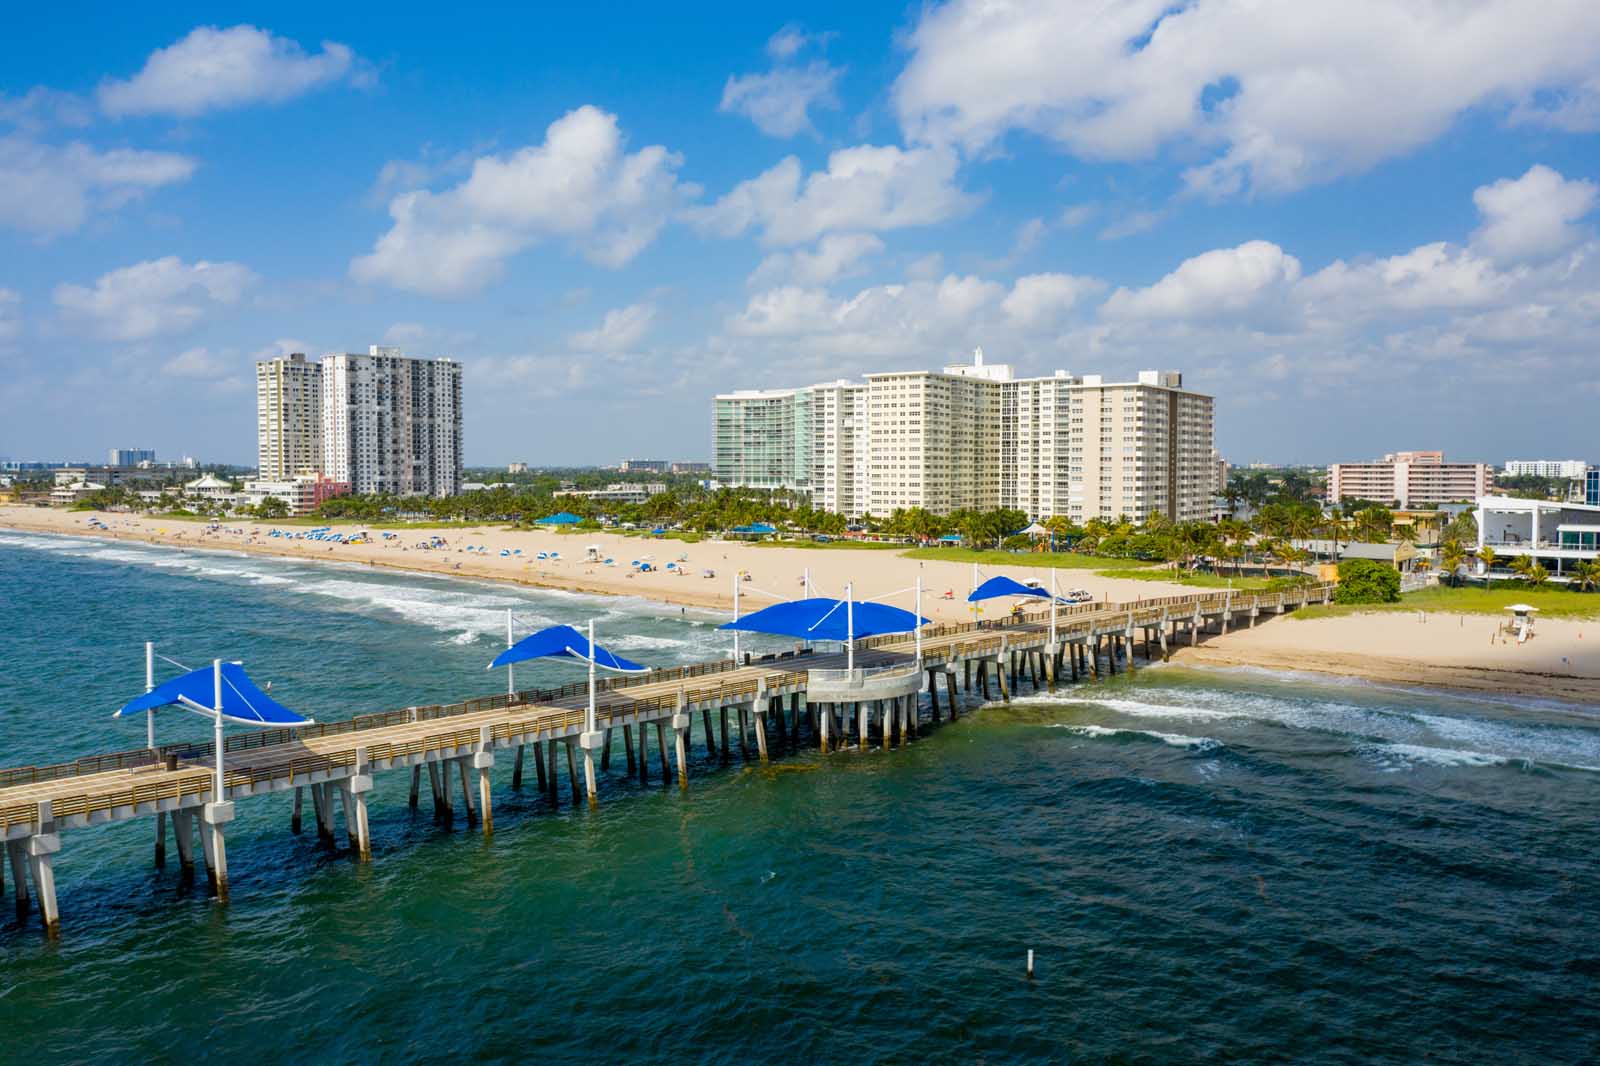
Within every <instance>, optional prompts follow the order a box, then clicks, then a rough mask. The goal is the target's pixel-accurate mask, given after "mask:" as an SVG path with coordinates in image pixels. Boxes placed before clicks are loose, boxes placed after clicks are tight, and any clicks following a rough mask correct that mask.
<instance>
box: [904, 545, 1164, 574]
mask: <svg viewBox="0 0 1600 1066" xmlns="http://www.w3.org/2000/svg"><path fill="white" fill-rule="evenodd" d="M906 556H907V557H908V558H912V559H940V560H943V561H945V562H953V563H977V564H978V565H979V566H1035V567H1039V568H1040V569H1044V570H1048V569H1051V568H1054V569H1056V570H1095V571H1098V572H1100V573H1102V574H1106V575H1109V576H1112V577H1120V576H1123V573H1124V572H1125V571H1130V570H1132V571H1153V573H1152V574H1151V576H1152V577H1154V576H1155V575H1156V574H1165V573H1166V572H1167V571H1166V570H1165V569H1164V568H1163V566H1162V564H1161V563H1151V562H1146V561H1144V560H1143V559H1110V558H1102V557H1100V556H1097V555H1079V554H1077V553H1075V552H1056V553H1054V554H1052V553H1049V552H1006V551H979V550H974V549H972V548H912V549H911V550H909V551H907V552H906Z"/></svg>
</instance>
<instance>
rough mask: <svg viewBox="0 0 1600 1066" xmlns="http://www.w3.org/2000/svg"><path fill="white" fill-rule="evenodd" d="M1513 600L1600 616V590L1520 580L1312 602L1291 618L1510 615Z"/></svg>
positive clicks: (1559, 614) (1543, 610)
mask: <svg viewBox="0 0 1600 1066" xmlns="http://www.w3.org/2000/svg"><path fill="white" fill-rule="evenodd" d="M1513 603H1526V604H1528V605H1529V606H1532V607H1537V608H1539V615H1540V616H1541V617H1543V618H1600V593H1594V592H1574V591H1573V590H1571V589H1565V588H1533V587H1531V586H1529V585H1524V584H1521V583H1520V582H1518V583H1512V582H1496V583H1495V585H1494V587H1492V588H1488V589H1485V588H1484V587H1483V586H1481V585H1468V586H1464V587H1462V588H1447V587H1445V586H1443V585H1435V586H1434V587H1432V588H1426V589H1422V590H1421V591H1418V592H1408V593H1406V594H1405V595H1403V596H1401V597H1400V602H1399V603H1373V604H1349V605H1346V604H1337V603H1335V604H1329V605H1328V606H1326V607H1323V606H1320V605H1311V606H1307V607H1302V608H1300V609H1299V610H1297V611H1295V612H1294V617H1296V618H1330V617H1335V616H1338V615H1346V614H1361V613H1364V612H1366V611H1441V612H1454V613H1457V614H1486V615H1495V616H1497V617H1504V618H1509V617H1510V616H1511V614H1510V612H1509V611H1507V610H1506V608H1507V607H1509V606H1511V605H1512V604H1513Z"/></svg>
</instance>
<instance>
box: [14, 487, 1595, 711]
mask: <svg viewBox="0 0 1600 1066" xmlns="http://www.w3.org/2000/svg"><path fill="white" fill-rule="evenodd" d="M91 519H96V520H99V521H101V522H104V523H105V524H106V525H107V526H108V527H109V529H106V530H99V529H92V528H90V524H89V523H90V521H91ZM207 526H208V523H207V522H204V521H185V520H177V519H168V518H148V517H142V516H138V515H127V514H108V513H94V512H86V511H60V510H54V509H48V510H47V509H43V508H33V507H16V506H0V527H6V528H11V529H16V530H25V531H31V532H41V533H57V534H71V535H77V536H98V537H106V538H111V539H117V540H132V541H143V542H146V543H150V544H157V545H163V546H167V547H179V548H197V549H220V550H227V551H245V552H258V553H261V554H266V555H276V556H283V557H288V558H301V559H322V560H329V561H339V562H357V563H363V564H366V565H370V566H374V567H384V568H389V569H394V570H412V571H419V572H426V573H432V574H446V575H456V576H461V577H470V578H475V579H487V580H491V581H506V582H512V583H515V584H519V585H526V586H530V587H535V588H553V589H565V590H570V591H576V592H594V593H602V594H611V595H623V596H640V597H645V598H648V599H653V600H657V601H661V602H666V603H672V604H677V605H682V606H689V607H706V608H716V609H723V610H729V609H731V608H732V605H733V586H734V575H735V574H738V573H740V572H748V573H749V575H750V579H749V580H748V581H745V582H741V583H740V588H741V593H740V598H741V603H740V607H741V609H742V610H743V611H745V612H749V611H754V610H759V609H760V608H761V607H763V606H765V605H767V604H769V603H772V602H775V601H776V600H778V599H780V598H782V599H789V598H793V597H797V596H799V595H800V594H801V593H802V591H803V588H804V584H803V583H804V575H805V573H806V572H807V570H809V571H810V575H811V581H812V587H813V591H814V592H815V593H816V594H819V595H825V596H842V595H843V594H844V588H845V584H846V582H854V589H855V596H856V598H857V599H884V600H886V601H887V602H892V603H895V604H897V605H899V606H903V607H907V608H909V607H910V606H911V605H912V593H911V591H910V590H911V588H912V586H913V584H914V582H915V581H916V579H917V577H918V574H919V573H920V575H921V578H922V583H923V614H924V615H926V616H927V617H929V618H932V619H934V620H935V621H963V620H967V619H970V618H971V617H972V615H971V612H970V611H969V609H968V607H967V605H966V603H965V599H966V594H967V591H968V590H969V587H970V585H971V581H972V568H971V566H970V565H968V564H965V563H956V562H944V561H937V560H918V559H911V558H907V557H905V556H904V555H902V554H901V553H899V552H896V551H873V550H858V551H851V550H845V549H822V548H805V547H799V546H795V547H783V548H773V547H757V546H755V545H751V544H746V543H741V542H723V541H713V540H707V541H701V542H699V543H696V544H687V543H684V542H682V541H677V540H646V539H644V538H639V537H624V536H620V535H617V534H612V533H599V532H585V533H572V534H561V533H554V532H549V531H543V530H531V531H528V530H509V529H504V528H500V527H492V526H460V525H457V526H440V527H436V528H422V527H414V528H407V529H404V530H394V531H391V532H393V533H395V536H394V537H392V538H390V539H387V540H386V539H383V538H382V536H381V533H380V532H379V531H376V530H374V531H373V533H374V538H375V539H374V540H373V541H372V542H371V543H368V544H358V545H348V544H328V543H324V542H320V541H309V540H291V539H284V538H275V537H269V536H268V531H269V530H270V529H273V528H282V529H287V530H291V531H303V530H304V529H305V528H306V527H303V526H276V525H275V524H274V523H272V522H253V521H245V520H229V521H226V522H223V523H222V524H221V528H220V529H219V530H217V531H214V532H213V531H209V530H208V529H207ZM332 528H333V531H334V532H339V533H345V534H351V533H356V532H358V531H360V530H361V529H362V527H361V526H360V525H359V524H355V523H338V524H335V525H334V526H333V527H332ZM434 534H438V535H439V536H442V537H444V538H445V539H446V540H447V541H448V547H446V548H443V549H436V550H424V549H423V548H421V547H420V545H421V544H422V543H424V542H426V541H427V540H428V539H429V538H430V537H431V536H432V535H434ZM468 545H471V546H472V547H473V548H479V547H482V548H484V549H485V551H483V552H478V551H472V552H468V551H467V546H468ZM589 545H595V546H597V547H598V548H599V549H600V551H599V555H600V558H601V559H605V558H611V559H613V560H614V563H615V565H612V566H606V565H604V564H603V563H599V564H596V563H590V562H585V561H584V559H585V556H586V551H585V549H586V548H587V547H588V546H589ZM518 550H520V551H521V553H522V554H521V555H520V556H519V555H515V554H511V555H506V556H502V555H501V554H500V553H501V552H502V551H506V552H512V553H514V552H516V551H518ZM540 552H545V553H546V554H547V555H548V554H549V553H551V552H559V553H560V558H559V559H545V560H540V559H538V558H537V556H538V554H539V553H540ZM636 559H637V560H648V561H650V562H651V563H652V564H653V566H654V567H655V569H654V570H652V571H651V572H648V573H639V572H637V571H636V570H635V568H633V567H632V566H630V565H629V563H630V562H631V561H632V560H636ZM667 563H674V564H675V568H674V570H670V571H669V570H667V569H666V564H667ZM679 567H681V568H682V570H683V575H682V576H680V575H679V574H678V572H677V568H679ZM708 570H709V571H712V572H713V573H714V574H715V575H716V576H715V577H711V578H707V577H704V576H702V575H703V574H704V572H705V571H708ZM996 573H1007V574H1009V575H1010V576H1012V577H1015V578H1017V579H1019V580H1024V581H1026V580H1031V579H1034V578H1040V577H1045V576H1047V575H1045V574H1044V573H1042V572H1041V571H1040V570H1038V569H1037V568H1030V567H1011V568H994V567H986V568H985V569H984V570H983V572H982V576H983V577H992V576H994V575H995V574H996ZM1059 581H1060V588H1061V589H1062V590H1063V591H1065V590H1067V589H1069V588H1081V589H1083V590H1085V591H1087V592H1089V593H1090V594H1092V595H1093V596H1094V597H1095V598H1096V599H1101V600H1104V599H1110V600H1112V601H1127V600H1136V599H1139V598H1148V597H1158V596H1168V595H1176V594H1182V593H1188V592H1193V591H1195V590H1193V589H1189V588H1186V587H1184V586H1181V585H1177V584H1173V583H1169V582H1164V581H1136V580H1129V579H1125V578H1107V577H1101V576H1098V575H1096V574H1095V573H1094V572H1093V571H1090V570H1062V571H1061V572H1060V574H1059ZM947 592H948V593H949V595H950V598H949V599H946V598H944V596H945V594H946V593H947ZM1005 609H1006V606H1005V605H1004V602H1003V601H1001V602H998V603H996V604H992V605H990V606H989V608H988V611H989V612H990V616H992V615H993V613H996V612H999V611H1003V610H1005ZM1499 622H1500V619H1498V618H1493V617H1489V616H1485V615H1466V614H1462V615H1457V614H1443V613H1429V614H1424V613H1421V612H1418V613H1404V614H1402V613H1393V612H1389V613H1368V614H1354V615H1347V616H1341V617H1335V618H1312V619H1300V618H1297V617H1295V616H1294V615H1289V616H1288V617H1286V618H1284V619H1270V620H1265V621H1263V623H1262V624H1259V625H1257V626H1256V627H1255V628H1235V629H1233V630H1231V631H1230V632H1229V633H1228V634H1227V635H1226V636H1210V637H1207V638H1206V640H1205V643H1204V644H1203V645H1201V646H1200V647H1197V648H1181V649H1179V650H1178V652H1177V654H1176V655H1175V657H1174V658H1175V661H1178V662H1186V663H1191V664H1195V665H1207V666H1253V667H1260V668H1265V669H1274V670H1296V671H1312V672H1319V673H1327V674H1335V675H1342V676H1351V677H1361V678H1366V679H1369V680H1373V681H1378V682H1382V683H1394V684H1413V685H1429V686H1434V687H1441V688H1452V689H1458V690H1464V691H1476V692H1494V693H1500V694H1505V695H1516V696H1528V697H1539V698H1551V699H1561V700H1569V701H1577V702H1586V703H1600V654H1597V650H1596V647H1595V646H1596V644H1600V622H1587V623H1586V622H1577V621H1563V620H1558V619H1541V620H1540V621H1539V622H1538V625H1537V635H1536V636H1535V637H1534V638H1533V639H1532V640H1530V641H1529V642H1528V643H1526V644H1523V645H1517V644H1514V643H1506V642H1503V641H1501V640H1498V639H1496V638H1495V634H1496V631H1497V627H1498V625H1499Z"/></svg>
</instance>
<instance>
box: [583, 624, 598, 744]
mask: <svg viewBox="0 0 1600 1066" xmlns="http://www.w3.org/2000/svg"><path fill="white" fill-rule="evenodd" d="M594 718H595V715H594V619H593V618H591V619H589V712H588V715H587V716H586V717H585V718H584V720H583V721H584V726H583V728H584V729H585V730H586V731H587V732H590V733H593V732H596V728H597V727H596V726H595V724H594Z"/></svg>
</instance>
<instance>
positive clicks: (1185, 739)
mask: <svg viewBox="0 0 1600 1066" xmlns="http://www.w3.org/2000/svg"><path fill="white" fill-rule="evenodd" d="M1049 728H1051V729H1065V730H1066V731H1067V732H1069V733H1076V734H1078V735H1079V736H1085V737H1119V736H1121V737H1148V738H1150V739H1152V740H1159V741H1161V743H1163V744H1170V745H1171V746H1172V747H1174V748H1188V749H1190V750H1192V751H1214V750H1215V749H1217V748H1220V747H1222V742H1221V741H1219V740H1216V739H1214V738H1212V737H1191V736H1187V735H1185V734H1183V733H1158V732H1156V731H1155V730H1153V729H1113V728H1112V727H1110V726H1103V725H1053V726H1050V727H1049Z"/></svg>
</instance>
